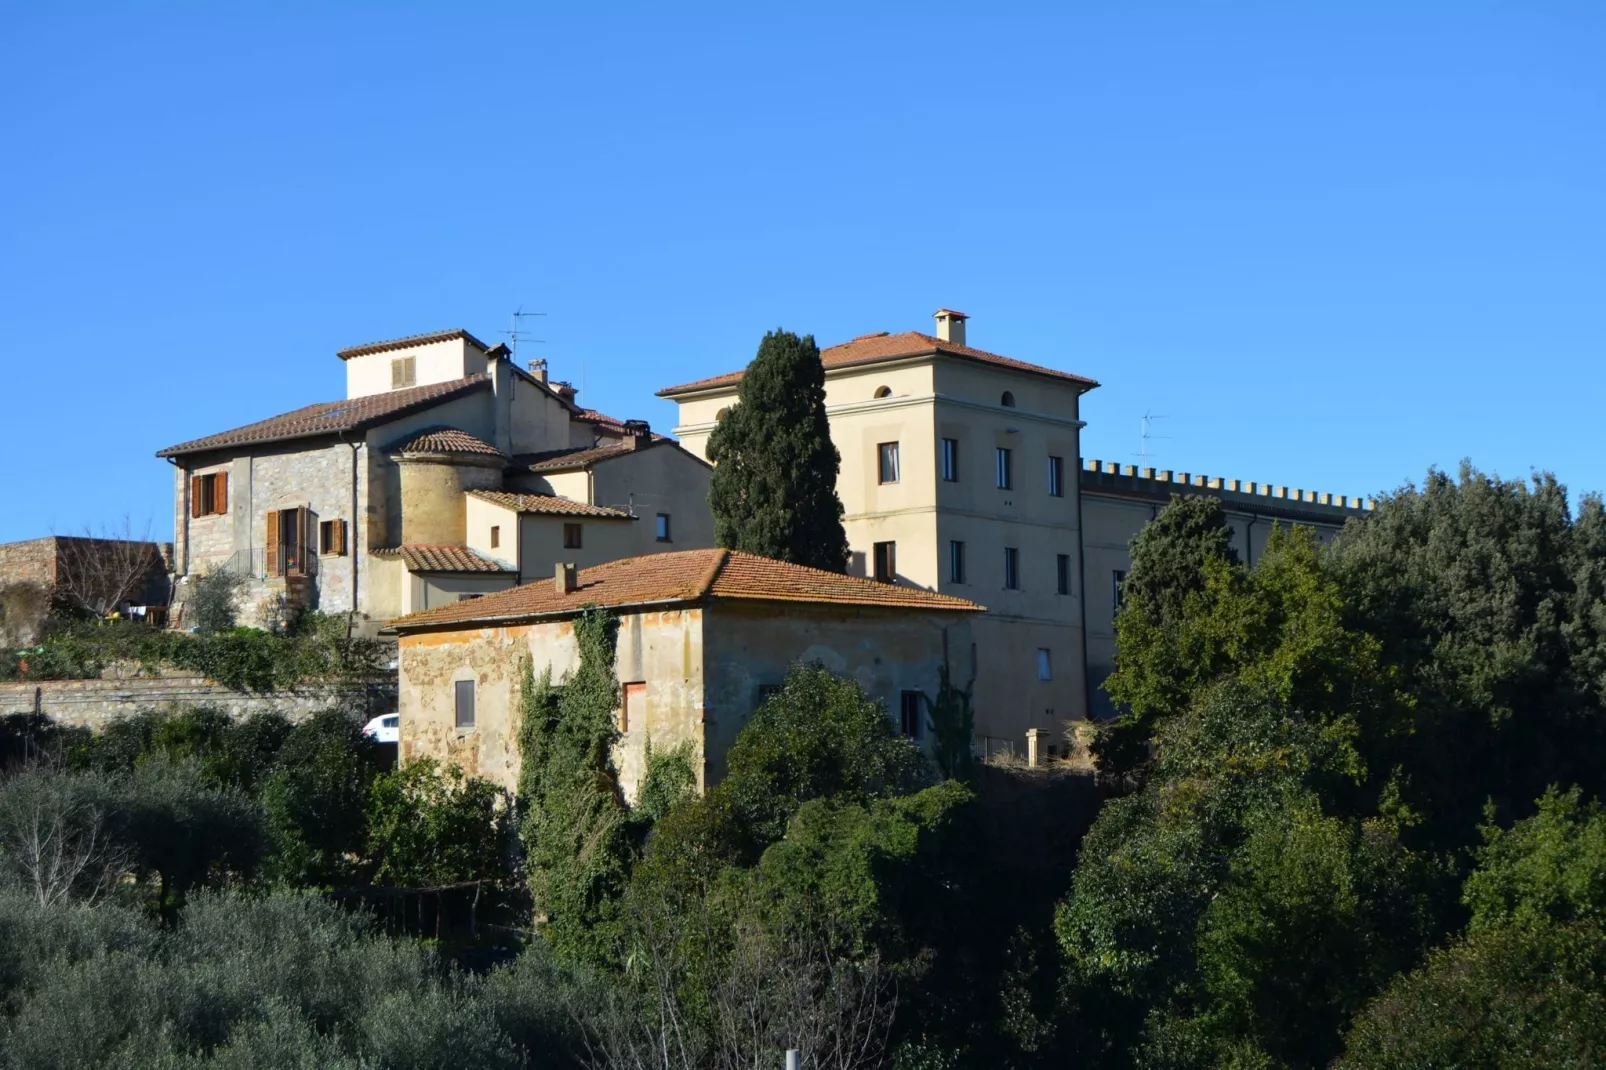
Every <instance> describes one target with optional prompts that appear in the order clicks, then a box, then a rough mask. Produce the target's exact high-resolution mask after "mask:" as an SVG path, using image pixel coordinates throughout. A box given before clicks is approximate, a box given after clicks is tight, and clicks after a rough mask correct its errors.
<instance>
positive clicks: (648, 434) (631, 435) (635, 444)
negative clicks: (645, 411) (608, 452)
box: [624, 420, 652, 450]
mask: <svg viewBox="0 0 1606 1070" xmlns="http://www.w3.org/2000/svg"><path fill="white" fill-rule="evenodd" d="M624 444H625V448H627V449H632V450H641V449H646V448H647V447H648V446H650V445H652V428H651V427H650V426H649V425H648V423H647V421H646V420H626V421H625V443H624Z"/></svg>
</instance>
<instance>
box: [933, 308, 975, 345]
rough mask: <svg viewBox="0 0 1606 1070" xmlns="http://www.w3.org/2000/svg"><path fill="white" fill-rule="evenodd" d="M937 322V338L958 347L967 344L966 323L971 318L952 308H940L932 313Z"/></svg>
mask: <svg viewBox="0 0 1606 1070" xmlns="http://www.w3.org/2000/svg"><path fill="white" fill-rule="evenodd" d="M932 316H933V317H934V318H935V319H936V321H937V337H938V338H941V339H942V340H943V341H944V342H952V343H953V344H954V345H956V346H962V345H964V344H965V321H966V320H968V319H969V318H970V317H969V316H967V315H965V314H964V313H963V312H955V311H954V310H953V309H951V308H939V309H938V310H937V311H935V312H933V313H932Z"/></svg>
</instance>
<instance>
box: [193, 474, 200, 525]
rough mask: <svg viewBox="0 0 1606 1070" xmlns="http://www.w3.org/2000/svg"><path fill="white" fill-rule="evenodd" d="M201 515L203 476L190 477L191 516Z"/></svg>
mask: <svg viewBox="0 0 1606 1070" xmlns="http://www.w3.org/2000/svg"><path fill="white" fill-rule="evenodd" d="M200 515H201V477H200V476H191V477H190V516H191V517H198V516H200Z"/></svg>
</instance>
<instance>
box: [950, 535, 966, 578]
mask: <svg viewBox="0 0 1606 1070" xmlns="http://www.w3.org/2000/svg"><path fill="white" fill-rule="evenodd" d="M948 582H949V583H964V582H965V544H964V543H962V542H960V541H959V540H958V539H951V540H949V542H948Z"/></svg>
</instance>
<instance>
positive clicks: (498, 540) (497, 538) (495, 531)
mask: <svg viewBox="0 0 1606 1070" xmlns="http://www.w3.org/2000/svg"><path fill="white" fill-rule="evenodd" d="M501 545H502V526H501V525H500V524H492V525H491V549H493V550H494V549H496V548H497V547H498V546H501Z"/></svg>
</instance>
